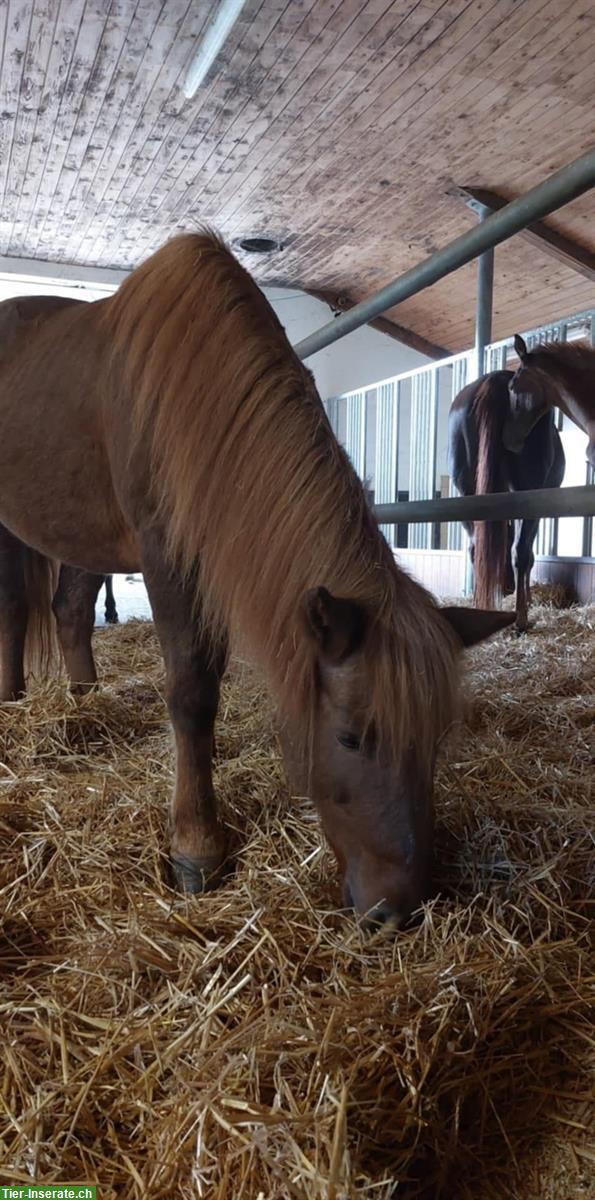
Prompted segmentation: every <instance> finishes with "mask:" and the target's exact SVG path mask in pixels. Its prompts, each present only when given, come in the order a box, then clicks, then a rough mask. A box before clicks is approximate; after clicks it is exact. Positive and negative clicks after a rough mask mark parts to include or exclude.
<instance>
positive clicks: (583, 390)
mask: <svg viewBox="0 0 595 1200" xmlns="http://www.w3.org/2000/svg"><path fill="white" fill-rule="evenodd" d="M514 348H515V350H516V352H517V354H518V356H519V358H520V360H521V361H520V366H519V368H518V370H517V371H516V372H515V374H514V378H513V379H512V382H511V384H510V390H511V397H512V402H511V422H512V424H511V425H509V426H507V428H506V430H505V439H506V441H507V444H510V445H511V448H513V449H514V446H515V442H516V440H517V438H521V439H522V438H524V437H525V436H526V433H527V432H528V431H529V430H530V429H532V428H533V426H534V424H535V422H536V421H538V420H539V418H540V417H541V416H542V414H543V412H544V411H545V408H547V407H549V406H550V405H551V404H552V403H553V404H555V405H556V406H557V407H558V408H560V409H561V410H562V412H563V413H565V414H566V416H567V417H570V419H571V420H572V421H574V423H575V425H578V426H579V427H580V428H581V429H583V430H584V431H585V433H586V434H587V437H588V439H589V444H588V446H587V460H588V462H589V463H590V464H591V466H592V467H593V468H595V350H593V348H592V347H591V346H588V345H586V344H585V343H583V342H552V343H550V344H549V345H546V346H536V347H535V349H534V350H528V349H527V346H526V343H525V342H524V340H523V338H522V337H521V336H520V334H518V333H517V334H516V335H515V339H514ZM544 378H545V379H549V380H551V381H552V382H553V383H554V384H555V393H554V394H555V399H553V393H552V391H551V389H549V390H547V389H545V388H544V383H543V381H544Z"/></svg>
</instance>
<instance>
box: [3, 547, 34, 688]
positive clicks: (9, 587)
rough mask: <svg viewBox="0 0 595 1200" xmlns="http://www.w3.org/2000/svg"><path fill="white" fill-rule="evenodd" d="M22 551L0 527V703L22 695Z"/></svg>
mask: <svg viewBox="0 0 595 1200" xmlns="http://www.w3.org/2000/svg"><path fill="white" fill-rule="evenodd" d="M24 552H25V547H24V546H23V543H22V542H20V541H19V540H18V538H15V537H13V535H12V533H9V532H8V529H5V528H4V526H3V525H0V700H18V698H19V696H23V695H24V693H25V668H24V655H25V638H26V636H27V596H26V592H25V570H24Z"/></svg>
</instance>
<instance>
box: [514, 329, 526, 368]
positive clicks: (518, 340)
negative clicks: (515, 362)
mask: <svg viewBox="0 0 595 1200" xmlns="http://www.w3.org/2000/svg"><path fill="white" fill-rule="evenodd" d="M514 349H515V353H516V354H518V356H519V358H520V360H521V362H524V361H525V358H526V357H527V354H528V353H529V351H528V350H527V343H526V341H525V339H524V338H522V337H521V335H520V333H515V335H514Z"/></svg>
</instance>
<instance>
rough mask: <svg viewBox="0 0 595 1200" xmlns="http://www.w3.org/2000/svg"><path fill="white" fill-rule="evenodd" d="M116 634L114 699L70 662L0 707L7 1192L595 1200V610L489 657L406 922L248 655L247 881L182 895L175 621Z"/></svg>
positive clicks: (236, 834)
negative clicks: (173, 853)
mask: <svg viewBox="0 0 595 1200" xmlns="http://www.w3.org/2000/svg"><path fill="white" fill-rule="evenodd" d="M96 646H97V657H98V663H99V670H100V677H101V680H102V687H101V689H100V690H98V691H97V692H96V693H94V694H92V695H90V696H88V697H86V698H85V699H84V700H83V701H81V702H75V701H74V700H73V699H72V698H71V697H70V696H69V695H68V693H67V692H66V689H65V687H64V685H63V683H62V682H61V681H54V682H52V683H50V684H47V685H45V686H43V687H42V686H40V687H37V688H34V689H32V691H31V694H30V695H29V697H28V698H27V700H25V701H22V702H20V703H18V704H13V705H4V706H2V707H0V841H1V845H2V854H1V859H0V895H1V926H0V1045H1V1046H2V1048H3V1053H2V1054H1V1055H0V1059H1V1064H0V1161H1V1164H2V1170H1V1182H2V1183H3V1184H8V1183H9V1182H30V1181H31V1180H32V1179H36V1180H38V1181H42V1180H43V1181H48V1182H49V1181H87V1182H97V1184H98V1185H100V1186H99V1188H98V1195H99V1196H100V1198H101V1200H112V1198H116V1197H117V1198H118V1200H128V1198H130V1200H132V1198H134V1200H136V1198H138V1200H141V1198H142V1200H157V1198H163V1200H165V1198H166V1197H167V1198H172V1197H184V1198H185V1197H188V1198H190V1197H192V1198H196V1197H205V1198H208V1200H232V1198H233V1200H239V1198H240V1197H242V1198H244V1200H257V1198H258V1200H260V1198H262V1200H276V1198H283V1200H284V1198H285V1197H287V1198H303V1200H306V1198H307V1200H318V1198H320V1200H323V1198H324V1200H333V1198H334V1200H341V1198H345V1200H346V1198H348V1197H349V1198H350V1197H352V1196H358V1197H359V1196H361V1197H367V1198H369V1200H389V1197H397V1198H399V1197H406V1198H407V1200H412V1198H413V1197H424V1198H425V1200H430V1197H431V1198H432V1200H435V1198H437V1197H444V1198H445V1200H477V1198H478V1197H480V1196H481V1197H482V1200H502V1198H503V1197H510V1198H512V1200H515V1198H516V1200H538V1198H539V1200H579V1198H580V1197H585V1198H586V1197H587V1196H589V1195H591V1196H592V1195H593V1190H592V1189H593V1188H594V1186H595V1155H594V1153H593V1144H594V1143H593V1140H592V1136H591V1135H590V1130H589V1121H590V1119H591V1120H592V1105H591V1103H590V1101H591V1097H592V1072H591V1071H590V1066H591V1067H592V1065H593V1049H594V1047H595V1041H594V1039H593V1028H592V1024H591V1023H590V1012H592V1010H590V1007H589V1002H590V1000H591V1001H592V999H593V996H592V983H593V974H594V972H593V959H592V957H591V958H590V957H589V944H588V932H589V930H588V924H587V916H588V914H587V903H588V897H589V889H590V887H591V888H592V883H593V874H592V873H593V842H592V813H593V776H594V774H595V772H594V769H593V768H594V765H595V763H594V749H595V747H594V735H593V729H594V720H595V606H591V607H589V608H572V609H568V610H556V609H554V608H552V607H549V606H547V605H542V606H541V607H538V608H536V609H535V611H534V628H533V630H532V632H531V634H530V636H528V637H526V638H524V639H516V638H515V637H514V636H513V635H511V634H504V635H501V636H500V637H499V638H498V639H496V640H495V641H493V642H492V643H489V644H487V645H485V646H482V647H478V648H477V649H476V650H474V651H473V652H472V654H470V656H469V660H468V661H469V670H468V674H467V685H466V690H467V695H468V698H469V699H468V705H467V714H466V722H465V724H464V726H463V727H462V728H461V729H460V730H459V731H458V732H457V733H456V735H455V736H453V738H452V739H451V741H450V742H449V745H448V748H447V750H446V752H445V754H444V756H443V759H442V761H441V764H440V768H439V773H438V779H437V789H436V791H437V794H436V808H437V883H438V886H439V888H440V894H439V896H438V898H437V899H435V900H433V901H432V902H431V903H430V904H428V906H427V908H426V911H425V918H424V921H423V923H422V924H421V925H419V926H418V927H417V928H416V929H414V930H412V931H411V932H407V933H405V934H402V935H400V936H398V937H397V938H393V937H390V936H388V935H387V934H382V933H381V934H378V935H376V936H375V937H373V938H368V939H365V938H363V937H362V936H361V935H360V933H359V932H358V930H357V929H356V927H355V925H354V923H353V921H352V920H351V919H350V918H349V917H346V916H345V915H341V914H340V913H338V912H337V910H336V905H337V903H338V888H337V884H336V880H335V872H334V866H333V860H332V857H331V855H330V853H329V851H328V850H327V849H326V848H325V847H324V846H323V845H322V843H321V838H320V832H319V826H318V823H317V820H316V817H315V815H314V812H313V810H312V808H311V806H310V805H309V803H308V802H306V801H305V800H303V799H299V798H297V799H296V798H294V799H293V800H291V799H290V797H289V795H288V791H287V788H286V785H285V783H284V779H283V773H282V769H281V764H280V760H279V756H278V753H277V747H276V743H275V739H274V735H273V730H272V721H271V715H270V709H269V705H268V701H267V699H266V696H265V694H264V693H263V691H262V688H261V686H260V684H259V681H258V679H257V678H256V676H255V675H254V674H253V672H251V670H250V669H249V668H248V667H247V666H246V665H245V664H242V663H240V662H235V663H234V664H233V668H232V670H231V672H230V676H229V678H228V680H227V682H226V684H225V688H224V695H223V700H222V705H221V715H220V721H219V727H218V735H217V741H218V754H219V761H218V765H217V770H216V782H217V788H218V792H219V795H220V799H221V805H222V809H223V812H224V816H225V820H226V822H227V824H228V826H229V827H230V828H231V830H232V835H233V847H234V867H235V870H234V873H233V875H232V876H231V878H230V879H229V881H228V882H227V883H226V884H225V885H224V886H223V887H221V888H220V890H219V891H217V892H213V893H211V894H209V895H208V896H205V897H202V898H185V897H182V896H179V895H176V894H175V893H174V892H172V891H171V890H170V889H169V887H168V883H167V870H166V857H165V851H166V847H167V816H166V811H167V798H168V793H169V789H170V786H171V782H172V760H171V752H170V751H171V738H170V732H169V727H168V725H167V722H166V716H165V708H164V703H163V697H162V691H163V675H162V664H161V659H160V657H159V654H158V649H157V645H156V640H155V636H154V632H153V628H152V625H151V624H150V623H149V622H142V621H138V622H130V623H128V624H126V625H123V626H121V627H120V628H107V629H101V630H98V632H97V635H96ZM590 990H591V994H589V993H590ZM397 1184H398V1187H397Z"/></svg>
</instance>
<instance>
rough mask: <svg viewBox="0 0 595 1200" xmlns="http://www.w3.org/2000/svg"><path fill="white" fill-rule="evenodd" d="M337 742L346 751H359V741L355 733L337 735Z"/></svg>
mask: <svg viewBox="0 0 595 1200" xmlns="http://www.w3.org/2000/svg"><path fill="white" fill-rule="evenodd" d="M337 741H338V742H339V745H341V746H344V747H345V749H346V750H361V741H360V739H359V737H358V735H357V733H338V734H337Z"/></svg>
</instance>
